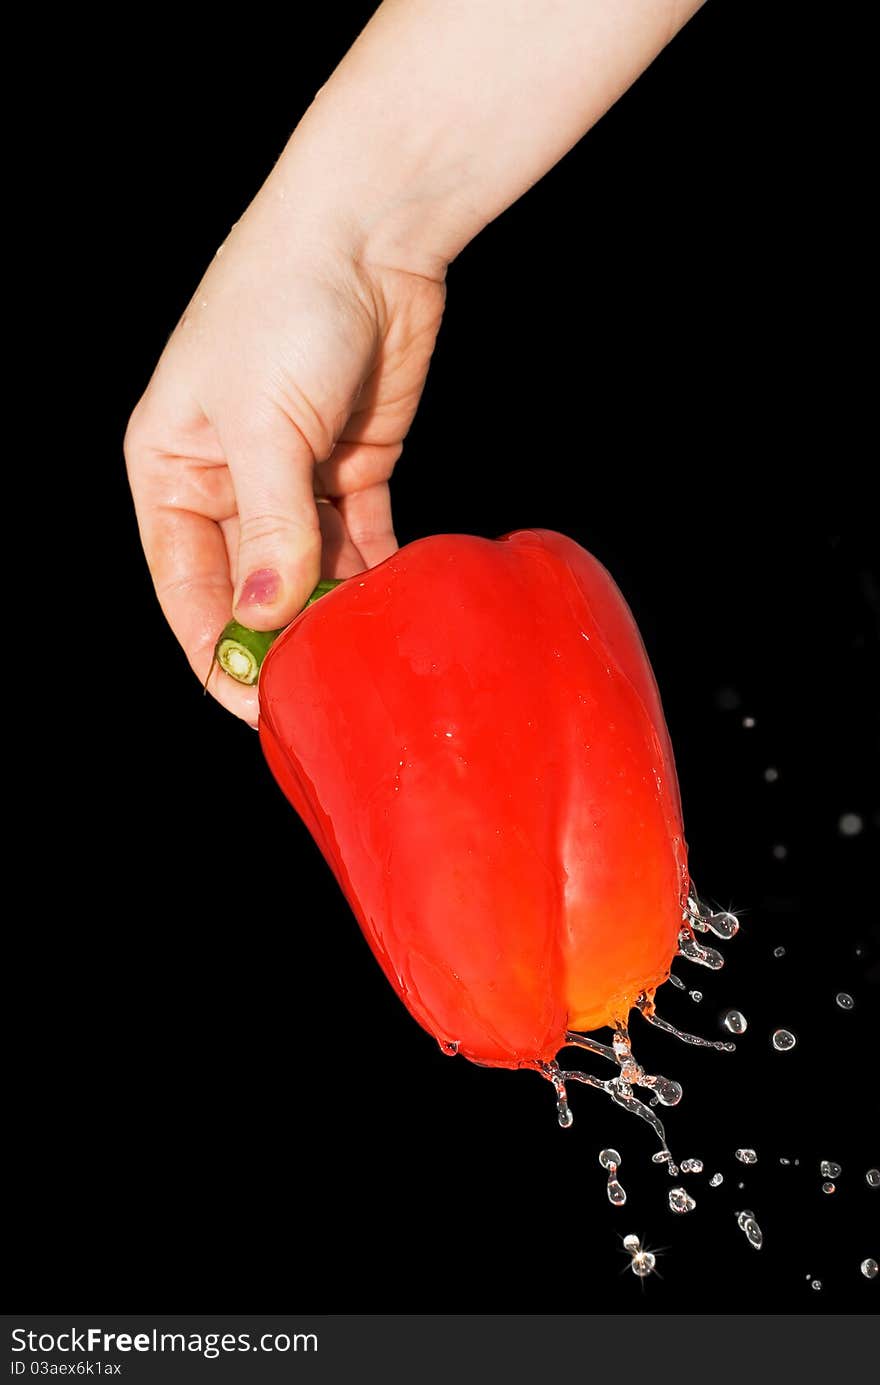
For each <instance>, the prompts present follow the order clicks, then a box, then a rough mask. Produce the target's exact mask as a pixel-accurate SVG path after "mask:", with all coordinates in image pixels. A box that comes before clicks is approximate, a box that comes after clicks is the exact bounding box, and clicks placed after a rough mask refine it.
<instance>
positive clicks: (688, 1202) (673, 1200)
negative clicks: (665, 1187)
mask: <svg viewBox="0 0 880 1385" xmlns="http://www.w3.org/2000/svg"><path fill="white" fill-rule="evenodd" d="M696 1205H697V1204H696V1203H695V1202H694V1199H693V1198H692V1197H691V1195H690V1193H688V1192H686V1191H685V1189H684V1188H670V1189H669V1210H670V1212H678V1213H684V1212H692V1211H693V1210H694V1208H695V1207H696Z"/></svg>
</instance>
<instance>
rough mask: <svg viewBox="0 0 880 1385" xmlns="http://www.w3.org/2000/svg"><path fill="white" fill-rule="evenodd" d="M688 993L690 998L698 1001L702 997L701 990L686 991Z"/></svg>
mask: <svg viewBox="0 0 880 1385" xmlns="http://www.w3.org/2000/svg"><path fill="white" fill-rule="evenodd" d="M688 995H689V996H690V998H691V1000H695V1001H697V1002H698V1003H699V1001H701V1000H702V999H703V992H702V991H688Z"/></svg>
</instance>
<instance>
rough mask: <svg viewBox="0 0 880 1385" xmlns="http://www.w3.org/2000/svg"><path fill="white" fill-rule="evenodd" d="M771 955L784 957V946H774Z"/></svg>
mask: <svg viewBox="0 0 880 1385" xmlns="http://www.w3.org/2000/svg"><path fill="white" fill-rule="evenodd" d="M773 956H774V957H784V956H785V948H784V947H774V949H773Z"/></svg>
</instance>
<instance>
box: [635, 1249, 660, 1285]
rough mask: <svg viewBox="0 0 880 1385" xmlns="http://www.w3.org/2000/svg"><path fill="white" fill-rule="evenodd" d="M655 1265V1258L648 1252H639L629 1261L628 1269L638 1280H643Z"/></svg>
mask: <svg viewBox="0 0 880 1385" xmlns="http://www.w3.org/2000/svg"><path fill="white" fill-rule="evenodd" d="M656 1263H657V1257H656V1256H655V1255H652V1254H651V1252H650V1251H649V1250H640V1251H639V1253H638V1254H637V1255H634V1256H633V1258H632V1260H631V1261H630V1266H629V1267H630V1269H631V1270H632V1272H633V1274H637V1275H638V1277H639V1279H644V1278H645V1277H646V1276H647V1275H649V1274H650V1273H651V1271H652V1270H653V1268H654V1266H655V1265H656Z"/></svg>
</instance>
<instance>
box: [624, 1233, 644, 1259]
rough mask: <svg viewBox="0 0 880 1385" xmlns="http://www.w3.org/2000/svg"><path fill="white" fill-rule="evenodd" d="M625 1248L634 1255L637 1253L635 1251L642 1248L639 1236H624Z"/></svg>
mask: <svg viewBox="0 0 880 1385" xmlns="http://www.w3.org/2000/svg"><path fill="white" fill-rule="evenodd" d="M623 1248H624V1250H628V1251H629V1252H630V1254H631V1255H632V1254H634V1253H635V1251H637V1250H641V1248H642V1243H641V1241H640V1240H639V1238H638V1236H624V1238H623Z"/></svg>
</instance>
